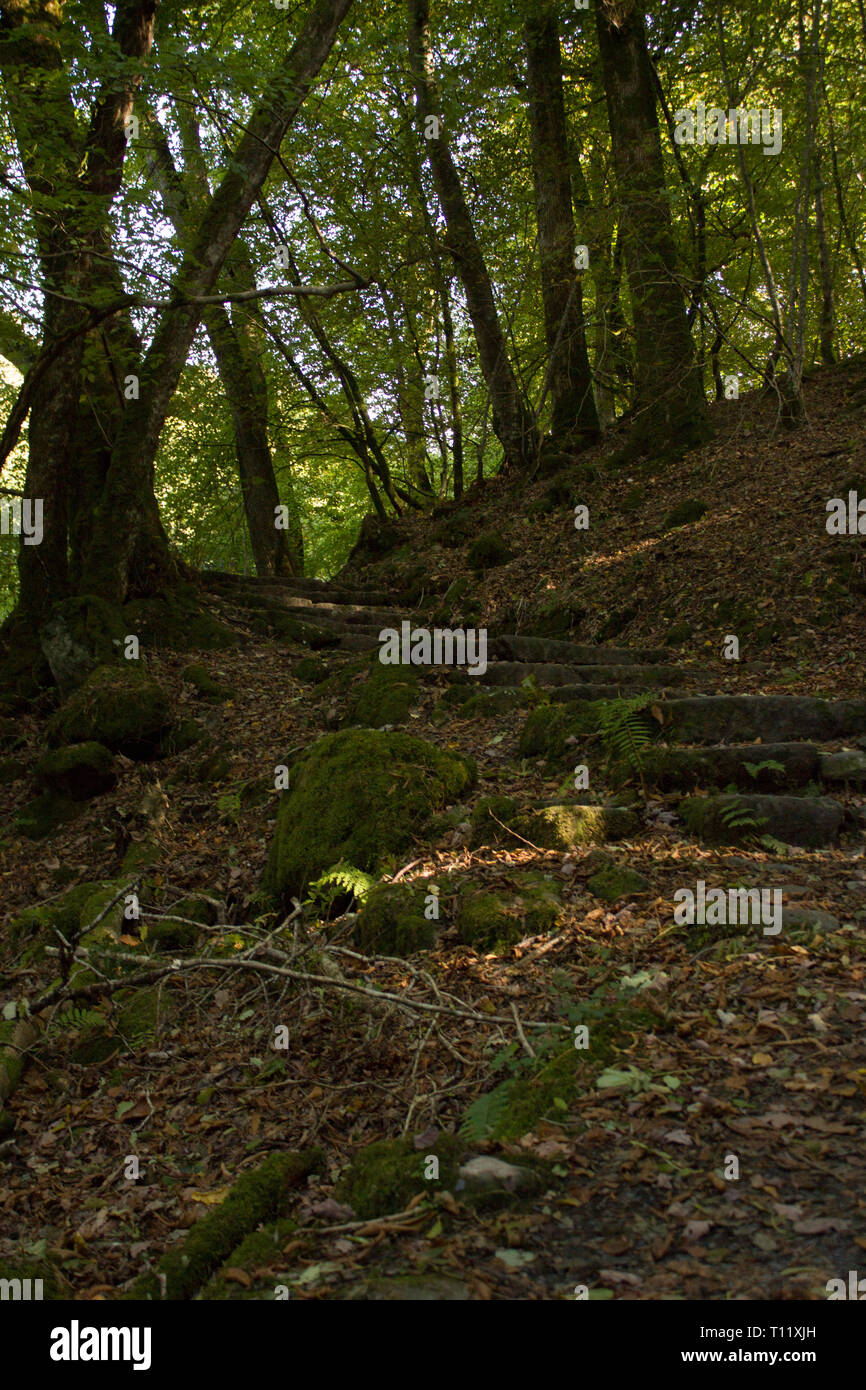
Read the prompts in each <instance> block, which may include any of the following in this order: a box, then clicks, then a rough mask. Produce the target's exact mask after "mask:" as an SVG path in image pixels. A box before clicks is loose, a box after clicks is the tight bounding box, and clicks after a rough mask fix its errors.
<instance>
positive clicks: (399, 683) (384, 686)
mask: <svg viewBox="0 0 866 1390" xmlns="http://www.w3.org/2000/svg"><path fill="white" fill-rule="evenodd" d="M419 699H420V691H419V688H418V677H417V676H416V675H415V673H414V672H413V671H411V670H409V669H408V668H407V667H406V666H385V665H383V664H382V662H381V661H377V662H375V664H374V665H373V668H372V670H371V672H370V675H369V678H368V679H367V680H366V681H365V682H364V684H363V685H362V686H361V688H360V690H359V691H358V694H357V696H356V698H355V700H354V702H353V705H352V710H351V715H350V722H351V723H352V724H361V725H364V726H366V727H368V728H373V729H381V728H382V726H383V725H384V724H402V723H403V721H404V720H405V718H406V716H407V715H408V713H409V711H410V709H412V708H413V706H415V705H417V703H418V701H419Z"/></svg>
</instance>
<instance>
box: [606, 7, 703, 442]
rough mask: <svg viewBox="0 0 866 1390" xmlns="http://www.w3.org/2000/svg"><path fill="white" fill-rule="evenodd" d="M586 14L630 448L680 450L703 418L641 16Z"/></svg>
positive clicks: (618, 10) (617, 10)
mask: <svg viewBox="0 0 866 1390" xmlns="http://www.w3.org/2000/svg"><path fill="white" fill-rule="evenodd" d="M595 14H596V29H597V32H598V44H599V50H600V53H601V67H602V75H603V80H604V89H605V96H606V99H607V109H608V119H609V123H610V138H611V146H612V150H613V161H614V167H615V170H616V180H617V190H618V202H619V212H620V224H621V228H622V235H623V249H624V253H625V265H626V271H627V275H628V283H629V290H630V292H631V307H632V316H633V320H634V337H635V359H636V361H635V388H636V398H635V410H636V414H637V420H636V425H635V429H634V431H633V434H632V438H631V447H632V449H636V450H638V451H645V450H646V449H648V448H650V447H652V449H653V450H654V451H664V450H675V451H677V452H685V451H686V450H687V449H690V448H693V447H695V446H696V445H698V444H700V443H702V442H703V441H705V440H706V438H707V436H708V433H709V426H708V418H707V408H706V401H705V399H704V394H703V387H702V384H701V376H700V372H699V370H698V367H697V364H696V361H695V354H694V347H693V344H692V339H691V333H690V332H689V325H688V321H687V319H686V310H685V303H684V300H683V295H682V291H681V289H680V285H679V281H678V278H677V256H676V250H675V246H674V240H673V233H672V228H671V216H670V207H669V204H668V198H667V189H666V185H665V169H664V160H663V157H662V146H661V137H660V134H659V124H658V116H657V113H656V103H655V91H654V85H653V74H652V66H651V63H650V59H649V54H648V52H647V43H646V34H645V32H644V24H643V18H642V16H641V14H640V12H639V10H638V8H637V5H636V3H635V0H600V3H599V4H598V5H596V9H595Z"/></svg>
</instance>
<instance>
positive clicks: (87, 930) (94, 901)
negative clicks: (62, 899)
mask: <svg viewBox="0 0 866 1390" xmlns="http://www.w3.org/2000/svg"><path fill="white" fill-rule="evenodd" d="M123 886H124V884H123V882H119V883H101V884H99V885H98V886H97V887H95V888H94V887H93V886H92V885H91V890H92V891H91V892H90V894H89V896H88V897H87V898H84V899H83V901H82V904H81V910H80V912H79V914H78V926H79V929H80V930H81V931H82V932H83V933H84V935H83V936H82V937H81V944H82V946H97V945H101V944H103V943H107V942H114V943H116V942H118V941H119V940H120V937H121V935H122V933H123V932H126V931H129V930H130V927H131V926H132V925H133V924H132V922H131V921H128V920H127V918H126V917H125V915H124V912H125V908H126V903H125V899H124V898H119V899H118V900H117V902H116V903H115V904H114V906H113V907H112V908H110V910H109V911H108V912H107V913H106V915H105V916H104V917H103V919H102V921H101V922H99V923H97V925H96V926H94V927H91V925H90V924H91V922H94V921H95V920H96V918H97V917H98V916H99V914H100V912H102V911H103V909H104V908H105V907H107V906H108V904H109V903H110V902H111V899H112V898H113V897H114V895H115V894H116V893H118V892H119V891H120V889H121V888H122V887H123ZM129 892H130V893H131V892H132V889H130V890H129Z"/></svg>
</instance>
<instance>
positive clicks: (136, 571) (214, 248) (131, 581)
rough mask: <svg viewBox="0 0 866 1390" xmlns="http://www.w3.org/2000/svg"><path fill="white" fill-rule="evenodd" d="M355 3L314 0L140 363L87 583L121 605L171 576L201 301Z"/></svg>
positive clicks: (114, 452) (203, 221)
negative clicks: (171, 484)
mask: <svg viewBox="0 0 866 1390" xmlns="http://www.w3.org/2000/svg"><path fill="white" fill-rule="evenodd" d="M351 3H352V0H317V3H316V5H315V6H314V8H313V10H312V11H311V12H310V14H309V15H308V17H307V19H306V21H305V23H304V26H303V28H302V30H301V33H300V34H299V36H298V38H297V39H296V40H295V42H294V44H293V45H292V48H291V50H290V51H289V53H288V54H287V55H286V59H285V62H284V63H283V64H282V66H281V68H280V72H279V74H278V75H277V77H275V78H274V79H273V81H272V82H271V83H270V85H269V88H268V90H267V92H266V94H265V96H264V97H263V99H262V101H261V102H260V103H259V105H258V107H257V109H256V111H255V113H254V114H253V116H252V118H251V120H250V122H249V125H248V126H247V129H246V131H245V133H244V135H243V136H242V138H241V140H240V143H239V145H238V148H237V150H236V151H235V153H234V156H233V158H232V160H231V163H230V165H229V168H228V170H227V172H226V174H225V175H224V177H223V179H222V182H221V183H220V186H219V188H218V189H217V190H216V192H215V193H214V195H213V197H212V198H211V200H210V202H209V204H208V207H207V209H206V211H205V213H204V215H203V217H202V218H201V221H200V223H199V226H198V228H197V231H196V235H195V238H194V240H193V242H192V245H191V246H190V248H189V250H188V251H187V253H186V255H185V256H184V259H183V263H182V265H181V268H180V271H179V273H178V276H177V280H176V284H175V287H174V293H173V296H172V298H173V303H172V305H171V306H170V307H169V308H167V309H166V310H165V311H164V312H163V315H162V318H161V320H160V322H159V325H158V327H157V329H156V333H155V334H154V338H153V341H152V343H151V345H150V348H149V349H148V351H147V353H146V355H145V358H144V361H143V363H142V365H141V388H140V398H139V400H137V401H131V402H130V403H129V405H128V407H127V409H126V411H125V412H124V416H123V422H122V425H121V428H120V431H119V434H118V437H117V440H116V441H115V444H114V448H113V450H112V457H111V464H110V466H109V469H108V475H107V477H106V485H105V488H104V490H103V495H102V497H101V499H100V503H99V506H98V508H97V512H96V516H95V524H94V534H93V539H92V542H91V545H90V547H89V550H88V553H87V557H86V563H85V574H84V580H83V583H84V585H85V587H86V589H87V591H88V592H90V593H95V594H99V595H101V596H102V597H104V598H107V599H109V600H114V601H115V602H122V601H123V600H124V599H125V598H126V597H127V596H128V595H130V594H131V593H141V592H154V591H156V590H158V589H159V588H160V587H161V586H163V585H164V584H165V583H166V582H170V581H171V579H172V578H173V573H174V567H173V564H172V560H171V555H170V553H169V551H168V546H167V544H164V535H161V534H160V533H161V532H162V527H161V525H160V524H159V515H158V511H157V508H156V503H155V500H153V465H154V459H155V457H156V451H157V448H158V446H159V438H160V434H161V433H162V427H163V424H164V422H165V416H166V413H167V411H168V407H169V405H170V403H171V398H172V396H173V395H174V392H175V390H176V389H177V384H178V381H179V380H180V374H181V371H182V370H183V367H184V364H185V363H186V359H187V356H188V354H189V350H190V347H191V346H192V341H193V338H194V337H195V333H196V329H197V327H198V325H199V322H200V321H201V317H202V312H203V309H204V307H206V306H204V305H202V304H201V303H197V302H196V300H198V299H200V297H201V296H204V295H208V294H210V293H211V291H212V290H213V288H214V286H215V284H216V282H217V279H218V277H219V274H220V272H221V270H222V267H223V265H224V263H225V259H226V256H227V255H228V253H229V250H230V248H231V246H232V243H233V242H234V240H235V238H236V237H237V235H238V232H239V231H240V229H241V227H242V226H243V223H244V221H245V220H246V217H247V215H248V214H249V211H250V208H251V207H252V204H253V201H254V200H255V198H256V196H257V195H258V193H259V191H260V189H261V187H262V184H263V183H264V180H265V178H266V176H267V173H268V170H269V169H270V166H271V163H272V161H273V159H274V156H275V153H276V151H277V150H278V149H279V147H280V144H281V143H282V141H283V138H284V137H285V134H286V132H287V130H288V128H289V126H290V125H291V122H292V120H293V119H294V117H295V115H296V114H297V112H298V110H299V109H300V107H301V104H302V102H303V100H304V98H305V97H306V95H307V93H308V91H309V89H310V86H311V85H312V82H313V79H314V78H315V76H316V74H317V73H318V72H319V70H320V69H321V67H322V65H323V63H324V62H325V60H326V58H327V57H328V55H329V53H330V51H331V49H332V47H333V45H334V41H335V39H336V36H337V30H338V28H339V26H340V24H341V22H342V20H343V19H344V17H345V15H346V14H347V12H348V10H349V8H350V6H351Z"/></svg>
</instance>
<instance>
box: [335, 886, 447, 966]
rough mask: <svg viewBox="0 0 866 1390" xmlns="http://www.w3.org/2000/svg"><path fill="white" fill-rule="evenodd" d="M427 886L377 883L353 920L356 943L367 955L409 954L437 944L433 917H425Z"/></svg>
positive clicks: (428, 889)
mask: <svg viewBox="0 0 866 1390" xmlns="http://www.w3.org/2000/svg"><path fill="white" fill-rule="evenodd" d="M429 894H430V888H429V887H426V888H414V887H412V885H411V884H408V883H377V884H376V885H375V887H373V888H371V889H370V891H369V893H368V894H367V896H366V898H365V899H364V906H363V908H362V909H361V912H360V914H359V916H358V918H357V921H356V922H355V944H356V946H357V948H358V950H359V951H363V952H364V954H365V955H368V956H411V955H413V954H414V953H415V952H416V951H428V950H430V949H431V947H433V946H435V944H436V921H435V919H431V920H428V919H427V917H426V915H425V913H426V910H427V898H428V896H429Z"/></svg>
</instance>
